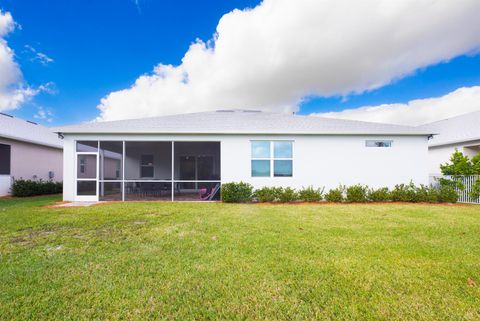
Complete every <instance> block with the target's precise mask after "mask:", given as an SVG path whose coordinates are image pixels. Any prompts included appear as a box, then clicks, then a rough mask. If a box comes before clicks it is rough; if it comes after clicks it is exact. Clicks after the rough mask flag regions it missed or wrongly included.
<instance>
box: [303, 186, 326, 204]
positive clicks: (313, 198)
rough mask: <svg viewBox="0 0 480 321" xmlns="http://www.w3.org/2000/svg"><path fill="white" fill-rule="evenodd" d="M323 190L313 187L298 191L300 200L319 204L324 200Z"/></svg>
mask: <svg viewBox="0 0 480 321" xmlns="http://www.w3.org/2000/svg"><path fill="white" fill-rule="evenodd" d="M322 196H323V189H320V188H317V189H315V188H313V187H312V186H309V187H306V188H305V187H304V188H302V189H301V190H299V191H298V199H299V200H301V201H304V202H319V201H321V200H322Z"/></svg>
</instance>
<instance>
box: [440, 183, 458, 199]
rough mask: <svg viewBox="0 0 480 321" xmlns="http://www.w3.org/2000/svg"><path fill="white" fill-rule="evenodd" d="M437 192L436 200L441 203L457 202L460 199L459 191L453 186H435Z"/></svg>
mask: <svg viewBox="0 0 480 321" xmlns="http://www.w3.org/2000/svg"><path fill="white" fill-rule="evenodd" d="M434 188H435V193H436V200H435V201H436V202H440V203H456V202H457V201H458V193H457V191H456V190H455V188H453V187H452V186H442V185H440V186H438V187H434Z"/></svg>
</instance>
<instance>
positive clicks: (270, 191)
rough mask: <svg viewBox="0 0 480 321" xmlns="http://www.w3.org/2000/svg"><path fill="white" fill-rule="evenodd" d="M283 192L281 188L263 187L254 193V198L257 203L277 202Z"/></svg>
mask: <svg viewBox="0 0 480 321" xmlns="http://www.w3.org/2000/svg"><path fill="white" fill-rule="evenodd" d="M280 192H281V188H280V187H266V186H265V187H262V188H260V189H257V190H256V191H255V193H254V198H255V200H256V201H257V202H262V203H263V202H275V201H277V200H278V199H279V194H280Z"/></svg>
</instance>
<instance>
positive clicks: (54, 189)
mask: <svg viewBox="0 0 480 321" xmlns="http://www.w3.org/2000/svg"><path fill="white" fill-rule="evenodd" d="M62 189H63V188H62V183H61V182H54V181H44V180H30V179H27V180H25V179H17V180H15V181H14V182H13V184H12V187H11V192H12V195H13V196H16V197H26V196H35V195H48V194H59V193H61V192H62Z"/></svg>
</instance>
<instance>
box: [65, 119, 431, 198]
mask: <svg viewBox="0 0 480 321" xmlns="http://www.w3.org/2000/svg"><path fill="white" fill-rule="evenodd" d="M55 131H57V132H58V133H59V134H60V135H63V136H64V199H65V200H67V201H73V200H76V201H82V200H85V201H87V200H88V201H97V200H101V201H104V200H126V201H129V200H200V199H218V197H219V193H218V189H219V186H220V184H221V183H225V182H239V181H244V182H249V183H251V184H252V185H253V186H254V187H257V188H258V187H262V186H285V187H286V186H290V187H293V188H301V187H303V186H305V187H306V186H315V187H326V188H327V189H328V188H333V187H337V186H338V185H339V184H356V183H361V184H368V185H369V186H371V187H380V186H389V187H393V186H394V185H395V184H399V183H408V182H410V181H413V182H415V183H418V184H420V183H424V184H426V183H428V170H427V168H428V154H427V152H428V138H429V136H430V131H428V130H422V129H418V128H415V127H406V126H398V125H387V124H378V123H368V122H360V121H350V120H339V119H328V118H320V117H314V116H298V115H291V114H276V113H267V112H260V111H255V110H217V111H213V112H202V113H192V114H182V115H172V116H163V117H156V118H145V119H132V120H121V121H109V122H93V123H86V124H81V125H73V126H65V127H60V128H56V129H55Z"/></svg>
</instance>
